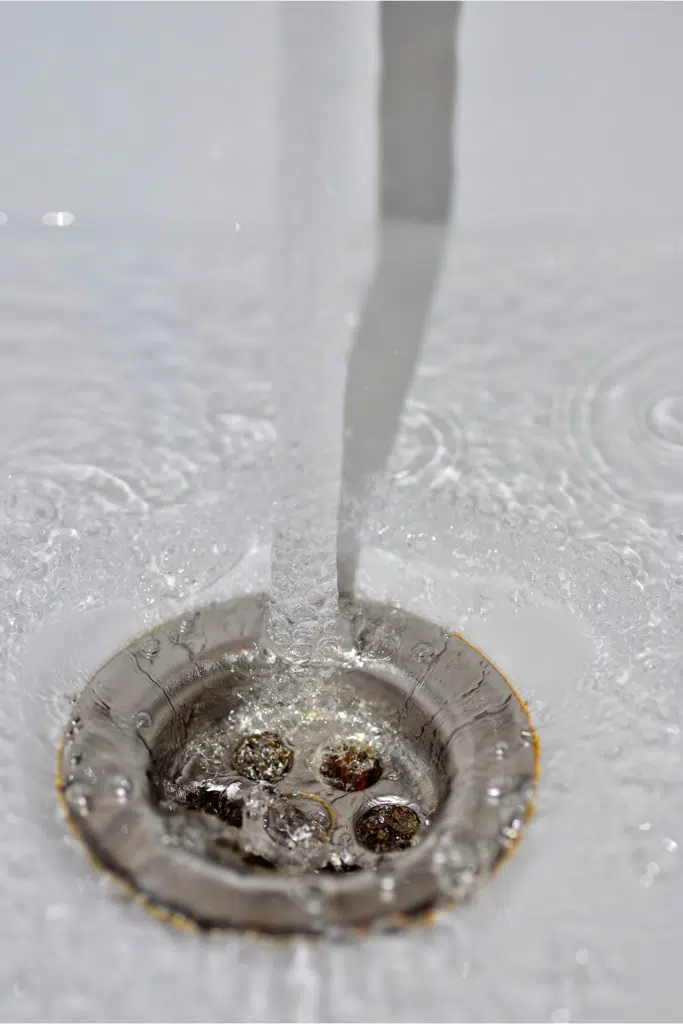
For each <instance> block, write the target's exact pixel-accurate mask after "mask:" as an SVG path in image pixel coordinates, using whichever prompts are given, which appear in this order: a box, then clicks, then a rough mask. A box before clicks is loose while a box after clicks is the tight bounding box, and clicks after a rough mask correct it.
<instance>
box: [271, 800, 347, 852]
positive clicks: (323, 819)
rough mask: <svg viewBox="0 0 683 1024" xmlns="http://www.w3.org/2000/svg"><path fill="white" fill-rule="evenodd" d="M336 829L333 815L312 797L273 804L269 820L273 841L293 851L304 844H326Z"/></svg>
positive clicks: (324, 804) (274, 802)
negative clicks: (314, 842)
mask: <svg viewBox="0 0 683 1024" xmlns="http://www.w3.org/2000/svg"><path fill="white" fill-rule="evenodd" d="M333 828H334V812H333V811H332V808H331V807H329V806H328V805H327V804H326V803H325V801H324V800H322V799H321V798H320V797H317V796H313V795H309V794H296V795H294V796H283V797H279V798H278V799H277V800H274V801H273V802H272V803H271V804H270V806H269V808H268V815H267V819H266V831H267V832H268V835H269V836H270V837H271V839H274V840H275V842H276V843H279V844H280V845H281V846H288V847H289V848H290V849H291V848H293V847H295V846H299V845H300V844H302V843H306V842H311V841H316V840H317V841H318V842H326V841H327V840H328V839H329V837H330V835H331V833H332V829H333Z"/></svg>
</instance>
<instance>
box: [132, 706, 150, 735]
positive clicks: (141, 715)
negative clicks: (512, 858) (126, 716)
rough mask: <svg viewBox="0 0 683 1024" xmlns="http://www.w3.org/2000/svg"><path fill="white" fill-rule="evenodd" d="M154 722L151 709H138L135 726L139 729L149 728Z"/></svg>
mask: <svg viewBox="0 0 683 1024" xmlns="http://www.w3.org/2000/svg"><path fill="white" fill-rule="evenodd" d="M151 724H152V716H151V715H150V713H149V711H138V713H137V715H136V716H135V728H136V729H139V730H141V731H142V730H144V729H149V727H150V725H151Z"/></svg>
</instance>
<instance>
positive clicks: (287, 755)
mask: <svg viewBox="0 0 683 1024" xmlns="http://www.w3.org/2000/svg"><path fill="white" fill-rule="evenodd" d="M293 764H294V751H293V750H291V749H290V748H289V747H288V746H287V745H286V744H285V743H283V742H282V740H281V739H280V737H279V736H278V735H277V733H274V732H254V733H251V734H250V735H249V736H244V737H243V738H242V739H241V740H240V742H239V743H238V744H237V746H236V747H235V750H234V753H233V755H232V767H233V769H234V770H235V771H236V772H238V773H239V774H240V775H243V776H244V777H245V778H247V779H251V780H252V781H253V782H277V780H278V779H283V778H284V777H285V775H286V774H287V772H289V771H291V768H292V765H293Z"/></svg>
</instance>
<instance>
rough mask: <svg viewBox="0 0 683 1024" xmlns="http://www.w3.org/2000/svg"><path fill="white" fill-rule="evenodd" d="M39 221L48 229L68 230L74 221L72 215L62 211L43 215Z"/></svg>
mask: <svg viewBox="0 0 683 1024" xmlns="http://www.w3.org/2000/svg"><path fill="white" fill-rule="evenodd" d="M41 219H42V221H43V224H45V225H46V226H47V227H49V228H68V227H69V226H70V225H71V224H73V222H74V221H75V220H76V218H75V217H74V215H73V213H67V212H66V211H64V210H60V211H59V212H58V213H44V214H43V216H42V218H41Z"/></svg>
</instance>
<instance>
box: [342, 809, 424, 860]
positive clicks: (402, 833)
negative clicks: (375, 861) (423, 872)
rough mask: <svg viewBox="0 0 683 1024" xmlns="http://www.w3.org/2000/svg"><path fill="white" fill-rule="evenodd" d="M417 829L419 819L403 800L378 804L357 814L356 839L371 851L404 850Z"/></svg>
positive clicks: (418, 828)
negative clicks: (401, 801)
mask: <svg viewBox="0 0 683 1024" xmlns="http://www.w3.org/2000/svg"><path fill="white" fill-rule="evenodd" d="M419 830H420V819H419V818H418V816H417V814H416V813H415V811H413V810H412V809H411V808H410V807H407V806H406V805H405V804H378V805H376V806H375V807H370V808H369V810H367V811H365V812H364V814H361V816H360V818H359V819H358V821H357V822H356V839H357V840H358V842H359V843H361V845H362V846H364V847H365V848H366V850H371V851H372V852H373V853H390V852H391V851H392V850H405V849H406V848H407V847H408V846H410V845H411V843H412V841H413V838H414V837H415V836H416V835H417V833H418V832H419Z"/></svg>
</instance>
